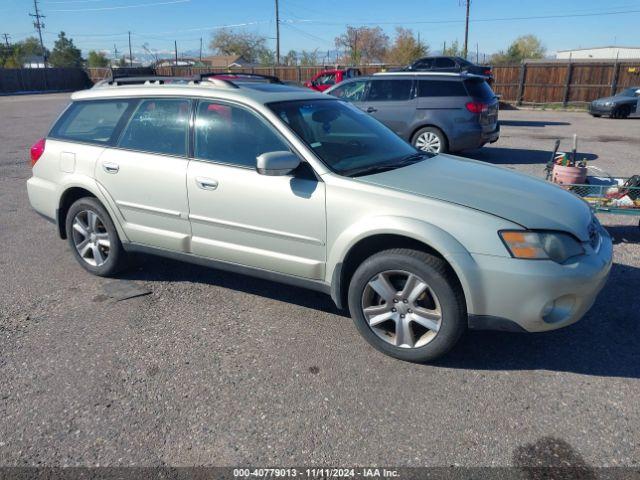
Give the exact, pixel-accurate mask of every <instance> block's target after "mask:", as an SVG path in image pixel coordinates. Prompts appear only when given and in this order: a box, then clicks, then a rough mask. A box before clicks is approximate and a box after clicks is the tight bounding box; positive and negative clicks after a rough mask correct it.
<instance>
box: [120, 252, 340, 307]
mask: <svg viewBox="0 0 640 480" xmlns="http://www.w3.org/2000/svg"><path fill="white" fill-rule="evenodd" d="M132 261H133V265H134V266H133V268H131V269H130V270H127V271H125V272H123V273H121V274H120V275H119V276H118V278H119V279H121V280H140V281H145V282H192V283H201V284H206V285H211V286H216V287H221V288H228V289H230V290H238V291H240V292H244V293H248V294H251V295H257V296H260V297H265V298H270V299H273V300H277V301H280V302H286V303H291V304H294V305H299V306H301V307H306V308H313V309H315V310H320V311H323V312H327V313H333V314H336V315H341V316H345V317H348V313H346V312H344V311H340V310H339V309H338V308H337V307H336V306H335V304H334V303H333V301H332V300H331V298H330V297H329V296H328V295H325V294H323V293H320V292H316V291H313V290H308V289H305V288H300V287H295V286H291V285H284V284H282V283H277V282H272V281H269V280H263V279H260V278H254V277H250V276H247V275H242V274H239V273H233V272H227V271H223V270H218V269H215V268H208V267H203V266H200V265H195V264H190V263H185V262H179V261H177V260H171V259H166V258H162V259H161V260H160V261H159V259H158V257H154V256H152V255H145V254H135V255H134V256H133V258H132Z"/></svg>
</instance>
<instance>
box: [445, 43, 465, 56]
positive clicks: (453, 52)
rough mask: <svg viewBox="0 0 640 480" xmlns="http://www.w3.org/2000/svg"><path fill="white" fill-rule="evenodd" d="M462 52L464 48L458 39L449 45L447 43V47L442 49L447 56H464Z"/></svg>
mask: <svg viewBox="0 0 640 480" xmlns="http://www.w3.org/2000/svg"><path fill="white" fill-rule="evenodd" d="M462 53H463V52H462V48H461V47H460V44H459V43H458V40H454V41H453V42H451V44H450V45H449V46H447V45H446V44H445V47H444V49H443V50H442V55H445V56H447V57H462Z"/></svg>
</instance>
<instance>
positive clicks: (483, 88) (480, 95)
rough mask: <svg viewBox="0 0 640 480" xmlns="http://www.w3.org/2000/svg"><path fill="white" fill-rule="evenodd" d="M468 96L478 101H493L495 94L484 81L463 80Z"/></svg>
mask: <svg viewBox="0 0 640 480" xmlns="http://www.w3.org/2000/svg"><path fill="white" fill-rule="evenodd" d="M464 84H465V86H466V87H467V90H468V91H469V95H471V96H472V97H473V98H476V99H479V100H493V99H494V98H495V97H496V94H495V93H493V90H491V87H490V86H489V84H488V83H487V82H485V81H484V80H465V82H464Z"/></svg>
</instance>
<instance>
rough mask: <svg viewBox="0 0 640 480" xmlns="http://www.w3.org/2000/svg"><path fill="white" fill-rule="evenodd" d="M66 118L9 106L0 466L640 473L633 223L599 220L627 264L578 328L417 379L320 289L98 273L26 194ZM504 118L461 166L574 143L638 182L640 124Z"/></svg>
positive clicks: (16, 100) (3, 143) (1, 194)
mask: <svg viewBox="0 0 640 480" xmlns="http://www.w3.org/2000/svg"><path fill="white" fill-rule="evenodd" d="M66 102H68V95H66V94H59V95H31V96H14V97H0V206H1V208H0V247H1V250H0V252H1V253H0V465H5V466H6V465H49V466H62V465H82V466H93V465H111V466H114V465H118V466H126V465H140V466H143V465H144V466H146V465H153V466H161V465H172V466H189V465H225V466H230V465H248V464H251V465H254V466H267V465H270V466H274V465H278V466H286V465H315V466H356V465H394V466H450V465H464V466H496V465H501V466H506V465H515V466H523V465H529V464H538V465H560V464H563V465H566V464H567V463H568V464H575V465H582V466H585V467H600V466H636V467H638V466H639V465H640V408H638V406H639V404H640V403H639V398H640V341H639V337H640V326H639V321H640V259H639V256H638V254H639V253H640V229H639V228H638V226H637V223H638V218H637V217H635V219H634V218H632V217H616V216H609V217H607V216H602V217H601V219H602V221H603V223H605V224H606V225H607V227H608V228H609V229H610V231H611V232H612V234H613V236H614V238H615V243H616V245H615V265H614V268H613V271H612V275H611V279H610V281H609V283H608V285H607V286H606V288H605V290H604V291H603V292H602V294H601V296H600V298H599V300H598V302H597V303H596V305H595V306H594V308H593V309H592V310H591V311H590V313H589V314H588V315H587V316H586V317H585V318H584V319H583V320H582V321H581V322H579V323H577V324H575V325H573V326H571V327H568V328H566V329H563V330H559V331H556V332H550V333H543V334H529V335H525V334H510V333H498V332H470V333H468V334H467V335H466V336H465V337H464V339H463V340H462V342H461V343H460V344H459V345H458V346H457V347H456V348H455V349H454V350H453V351H452V352H451V354H450V355H449V356H447V357H446V358H445V359H443V360H441V361H440V362H439V363H438V364H437V365H415V364H410V363H404V362H401V361H398V360H395V359H392V358H390V357H386V356H384V355H382V354H380V353H378V352H377V351H375V350H374V349H373V348H371V347H369V346H368V344H366V343H365V341H364V340H363V339H361V338H360V336H359V335H358V333H357V332H356V330H355V328H354V327H353V325H352V323H351V320H350V319H349V318H348V317H346V316H344V314H342V313H340V312H338V311H336V309H335V307H334V306H333V304H332V302H331V300H330V298H329V297H327V296H324V295H322V294H319V293H315V292H310V291H306V290H302V289H298V288H294V287H289V286H282V285H278V284H274V283H269V282H267V281H262V280H256V279H252V278H248V277H243V276H240V275H235V274H230V273H225V272H220V271H216V270H210V269H206V268H201V267H197V266H193V265H187V264H181V263H177V262H174V261H169V260H161V261H159V260H158V259H154V258H152V257H141V258H139V259H138V260H137V261H136V265H135V267H134V268H132V269H131V270H130V271H128V272H127V273H125V274H123V275H122V276H120V277H119V278H118V279H116V280H114V279H104V278H98V277H94V276H91V275H90V274H88V273H87V272H85V271H84V270H83V269H82V268H80V266H78V265H77V264H76V262H75V260H74V258H73V257H72V255H71V253H70V251H69V248H68V245H67V243H66V242H65V241H62V240H60V239H59V238H58V237H57V235H56V231H55V228H54V226H53V225H52V224H50V223H48V222H46V221H45V220H44V219H42V218H41V217H39V216H38V215H37V214H36V213H35V212H34V211H33V210H32V209H31V208H30V206H29V203H28V199H27V194H26V189H25V181H26V180H27V178H28V177H29V176H30V168H29V165H28V156H29V155H28V149H29V147H30V145H31V144H32V143H33V142H34V141H35V140H37V139H38V138H40V137H41V136H43V135H44V134H45V133H46V131H47V129H48V126H49V125H50V123H51V122H52V121H53V120H54V119H55V117H56V116H57V115H58V113H59V112H60V111H61V109H62V108H63V106H64V105H65V103H66ZM500 116H501V119H502V120H503V126H502V136H501V139H500V140H499V142H498V143H496V144H494V145H492V146H488V147H485V148H483V149H481V150H478V151H474V152H467V153H466V154H465V155H467V156H469V157H472V158H477V159H480V160H484V161H489V162H493V163H497V164H500V165H503V166H504V167H506V168H513V169H516V170H519V171H524V172H527V173H531V174H534V175H537V176H542V175H543V169H544V164H545V162H546V161H547V159H548V154H549V151H550V149H551V148H552V146H553V140H554V139H555V138H557V137H561V138H563V139H564V140H563V142H564V143H563V146H564V148H569V145H570V138H571V135H572V134H573V133H578V135H579V138H580V152H581V154H582V155H583V156H584V157H585V158H588V159H589V160H590V162H591V163H592V165H595V166H598V167H600V168H603V169H606V170H609V171H610V172H611V173H614V174H618V175H630V174H633V173H637V174H640V148H639V147H640V135H638V134H639V133H640V120H609V119H604V118H601V119H593V118H591V117H589V116H588V115H587V114H585V113H580V112H576V113H561V112H537V111H536V112H534V111H524V110H521V111H503V112H501V114H500ZM114 282H115V283H114ZM125 282H129V283H125ZM114 292H115V293H114ZM127 292H129V293H131V294H132V295H133V294H134V293H135V294H136V295H137V296H133V297H131V298H123V297H127V296H128V295H127ZM120 298H122V299H120Z"/></svg>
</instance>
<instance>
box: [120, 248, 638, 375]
mask: <svg viewBox="0 0 640 480" xmlns="http://www.w3.org/2000/svg"><path fill="white" fill-rule="evenodd" d="M135 262H136V265H137V266H136V267H135V268H133V269H132V270H130V271H128V272H126V273H124V274H122V275H121V276H120V278H121V279H123V280H140V281H145V282H154V281H162V282H194V283H202V284H206V285H212V286H217V287H222V288H228V289H232V290H237V291H240V292H244V293H248V294H251V295H256V296H259V297H265V298H269V299H273V300H276V301H280V302H286V303H291V304H294V305H299V306H302V307H305V308H312V309H315V310H319V311H323V312H327V313H331V314H335V315H339V316H342V317H344V319H345V321H349V319H348V313H347V312H345V311H340V310H338V309H337V308H336V306H335V305H334V304H333V301H332V300H331V298H330V297H329V296H328V295H324V294H322V293H318V292H314V291H311V290H306V289H302V288H298V287H292V286H283V285H282V284H280V283H276V282H271V281H267V280H261V279H257V278H253V277H248V276H244V275H240V274H236V273H231V272H225V271H222V270H217V269H211V268H206V267H201V266H198V265H191V264H187V263H182V262H178V261H173V260H168V259H163V260H162V261H161V262H158V261H157V258H155V257H151V256H147V255H137V256H136V259H135ZM638 285H640V268H635V267H631V266H628V265H622V264H614V265H613V268H612V271H611V277H610V279H609V282H608V283H607V286H606V287H605V289H604V290H603V291H602V293H601V294H600V296H599V297H598V300H597V302H596V304H595V305H594V307H593V308H592V309H591V311H590V312H589V313H588V314H587V316H586V317H585V318H584V319H582V320H581V321H580V322H578V323H576V324H574V325H572V326H570V327H567V328H564V329H561V330H556V331H553V332H546V333H532V334H526V333H505V332H483V331H469V332H468V333H467V334H466V335H465V336H464V337H463V338H462V340H461V341H460V343H459V344H458V345H457V346H456V347H454V349H453V350H452V351H451V352H449V353H448V354H447V355H446V356H445V357H444V358H442V359H441V360H440V361H438V362H436V363H435V365H436V366H441V367H446V368H456V369H469V370H550V371H562V372H574V373H579V374H585V375H598V376H607V377H631V378H640V344H639V340H638V339H640V314H638V312H640V296H639V295H638V293H637V289H638Z"/></svg>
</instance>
